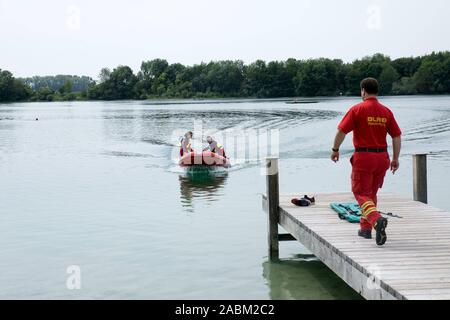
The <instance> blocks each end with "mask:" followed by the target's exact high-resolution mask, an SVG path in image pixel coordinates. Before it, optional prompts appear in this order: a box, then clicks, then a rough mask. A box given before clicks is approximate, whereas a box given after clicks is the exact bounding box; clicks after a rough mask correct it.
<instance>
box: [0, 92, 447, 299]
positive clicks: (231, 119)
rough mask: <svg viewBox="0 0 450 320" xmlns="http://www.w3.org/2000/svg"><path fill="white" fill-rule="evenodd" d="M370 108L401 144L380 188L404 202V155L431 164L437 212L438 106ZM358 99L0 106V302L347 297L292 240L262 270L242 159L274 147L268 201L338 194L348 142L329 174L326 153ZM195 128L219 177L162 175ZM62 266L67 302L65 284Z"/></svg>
mask: <svg viewBox="0 0 450 320" xmlns="http://www.w3.org/2000/svg"><path fill="white" fill-rule="evenodd" d="M381 100H382V102H383V103H385V104H387V105H389V106H390V107H391V109H392V110H393V111H394V113H395V114H396V116H397V118H398V122H399V123H400V125H401V127H402V129H403V131H404V149H403V154H402V158H401V170H400V171H399V172H398V174H396V175H395V176H392V175H391V174H389V175H388V177H387V179H386V183H385V187H384V189H383V191H384V192H395V193H398V194H401V195H404V196H407V197H411V196H412V160H411V154H414V153H421V152H431V153H432V154H431V155H430V157H429V190H430V194H429V200H430V204H432V205H434V206H437V207H440V208H443V209H447V210H450V197H449V191H448V181H449V180H450V170H449V168H450V161H449V156H450V97H448V96H442V97H420V96H419V97H396V98H391V97H389V98H383V99H381ZM358 101H359V100H358V99H350V98H339V99H316V100H314V101H309V102H315V103H305V104H287V103H285V101H228V102H227V103H224V102H226V101H212V102H210V103H204V102H202V103H200V102H194V103H185V102H182V101H179V102H173V103H172V102H171V103H167V102H165V103H164V102H160V103H155V102H73V103H66V102H62V103H19V104H0V248H1V259H0V298H19V299H22V298H33V299H45V298H51V299H54V298H63V299H82V298H88V299H90V298H96V299H97V298H100V299H103V298H114V299H116V298H117V299H132V298H137V299H356V298H359V296H358V295H357V294H356V293H355V292H354V291H353V290H352V289H351V288H349V287H347V285H346V284H345V283H343V282H342V281H341V280H340V279H339V278H337V277H336V276H335V275H334V274H333V273H332V272H331V271H330V270H329V269H327V268H326V267H325V266H324V265H323V264H322V263H320V262H319V261H317V260H316V259H315V258H314V257H313V256H311V255H309V253H308V251H307V250H306V249H304V248H303V247H302V246H301V245H300V244H299V243H295V242H291V243H281V244H280V247H281V257H282V258H283V262H280V263H276V264H271V263H268V262H267V252H266V250H267V249H266V248H267V247H266V228H267V227H266V217H265V214H264V213H263V212H262V210H261V193H262V192H264V190H265V177H264V176H263V175H262V174H261V163H260V161H258V156H251V155H250V153H251V150H252V147H254V146H257V148H256V150H258V149H260V150H265V146H266V145H269V146H270V147H269V149H271V148H272V151H274V150H276V149H278V150H279V156H280V183H281V186H280V189H281V190H280V191H281V192H282V193H295V192H300V191H304V190H307V191H309V192H310V193H315V192H330V191H348V190H349V188H350V185H349V176H350V164H349V162H348V158H349V157H350V155H351V150H352V147H351V139H350V137H348V138H347V141H346V143H345V146H344V147H343V159H342V161H341V162H340V163H339V164H334V163H332V162H331V161H330V160H328V156H329V149H330V147H331V144H332V139H333V137H334V133H335V128H336V126H337V124H338V122H339V119H340V118H341V117H342V115H343V113H344V112H345V111H346V110H347V109H348V107H350V106H351V105H353V104H355V103H357V102H358ZM307 102H308V101H307ZM36 118H39V121H36V120H35V119H36ZM194 126H195V127H196V128H195V129H198V127H199V126H200V127H201V128H202V130H204V133H205V134H206V132H210V133H212V134H213V135H216V136H217V137H221V133H222V132H227V135H226V136H225V137H224V138H223V139H225V141H224V145H225V147H226V149H227V151H229V154H230V155H231V157H232V159H233V167H232V168H231V169H229V170H218V171H215V172H209V173H195V174H190V173H189V172H185V171H184V170H182V169H180V168H179V167H178V166H177V165H176V163H175V162H174V161H173V158H174V155H175V154H176V153H177V147H176V144H177V137H178V136H179V135H180V134H181V133H182V132H183V131H185V130H189V129H194ZM225 130H226V131H225ZM265 130H271V131H270V132H271V135H270V137H271V139H267V140H268V142H267V143H266V142H265V140H264V135H265V132H266V131H265ZM195 132H197V130H196V131H195ZM201 136H202V134H200V135H198V134H196V138H201ZM277 137H279V145H278V146H271V145H272V144H273V141H278V140H277ZM239 139H244V140H241V141H244V142H245V144H244V146H243V145H242V143H239ZM255 141H257V142H255ZM271 141H272V142H271ZM195 144H196V146H197V148H198V147H199V146H201V145H202V141H199V140H198V141H196V142H195ZM246 146H247V147H248V149H245V147H246ZM249 146H252V147H249ZM243 148H244V149H243ZM249 150H250V151H249ZM272 151H270V152H272ZM418 214H420V212H418ZM336 219H337V217H336ZM430 232H431V231H430ZM73 265H75V266H78V267H79V268H80V270H81V289H80V290H69V289H68V288H67V285H66V281H67V279H68V277H69V274H68V273H67V272H66V271H67V268H68V267H69V266H73Z"/></svg>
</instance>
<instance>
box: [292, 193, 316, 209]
mask: <svg viewBox="0 0 450 320" xmlns="http://www.w3.org/2000/svg"><path fill="white" fill-rule="evenodd" d="M291 202H292V204H294V205H296V206H298V207H309V206H311V205H313V204H316V199H315V198H314V197H308V196H307V195H305V196H303V198H300V199H299V198H294V199H292V200H291Z"/></svg>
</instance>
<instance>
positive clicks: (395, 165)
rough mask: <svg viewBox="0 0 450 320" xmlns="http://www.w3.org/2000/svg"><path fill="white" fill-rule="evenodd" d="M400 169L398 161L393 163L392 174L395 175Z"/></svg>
mask: <svg viewBox="0 0 450 320" xmlns="http://www.w3.org/2000/svg"><path fill="white" fill-rule="evenodd" d="M399 167H400V162H399V161H398V160H396V159H394V160H392V161H391V171H392V174H395V172H396V171H397V170H398V168H399Z"/></svg>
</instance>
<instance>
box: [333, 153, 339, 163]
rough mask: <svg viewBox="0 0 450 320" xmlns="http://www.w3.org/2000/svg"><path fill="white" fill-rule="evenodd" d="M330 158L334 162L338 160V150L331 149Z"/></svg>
mask: <svg viewBox="0 0 450 320" xmlns="http://www.w3.org/2000/svg"><path fill="white" fill-rule="evenodd" d="M331 160H332V161H334V162H338V161H339V151H337V152H336V151H333V153H331Z"/></svg>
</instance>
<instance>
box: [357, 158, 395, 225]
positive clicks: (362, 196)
mask: <svg viewBox="0 0 450 320" xmlns="http://www.w3.org/2000/svg"><path fill="white" fill-rule="evenodd" d="M350 162H351V163H352V192H353V194H354V195H355V198H356V201H358V204H359V206H360V207H361V213H362V215H361V230H372V228H374V227H375V225H376V222H377V220H378V219H379V218H380V217H381V215H380V213H379V212H378V210H377V193H378V189H380V188H381V187H382V186H383V181H384V177H385V175H386V171H387V170H388V169H389V166H390V159H389V154H388V153H387V152H383V153H375V152H355V154H354V155H353V157H352V158H351V159H350Z"/></svg>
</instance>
